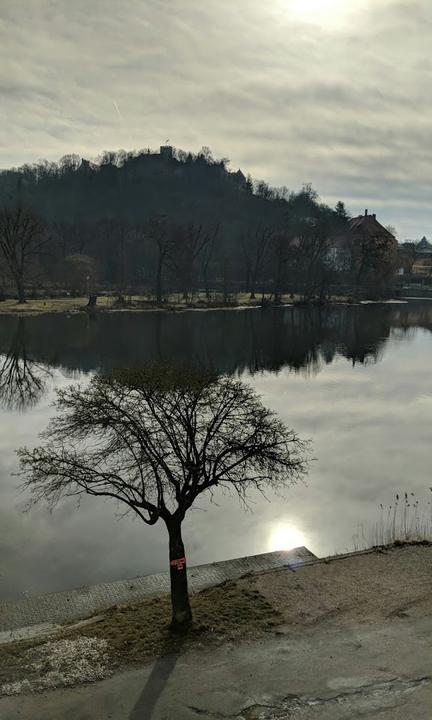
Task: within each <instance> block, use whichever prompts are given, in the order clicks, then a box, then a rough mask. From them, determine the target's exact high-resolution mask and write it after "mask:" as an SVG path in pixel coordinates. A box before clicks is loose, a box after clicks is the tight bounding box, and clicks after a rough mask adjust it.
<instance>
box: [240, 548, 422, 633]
mask: <svg viewBox="0 0 432 720" xmlns="http://www.w3.org/2000/svg"><path fill="white" fill-rule="evenodd" d="M241 582H242V583H246V586H247V587H252V588H255V589H257V590H258V591H259V592H260V594H261V595H262V596H263V597H264V598H265V599H266V600H267V601H268V603H269V604H270V605H271V606H272V607H273V608H274V609H275V610H277V611H278V612H279V613H281V614H282V616H283V618H284V623H285V624H286V625H287V626H288V627H295V626H299V625H301V626H304V625H314V624H318V623H319V624H321V625H324V624H332V623H336V624H337V625H338V626H340V625H342V624H345V625H348V624H352V623H361V622H367V623H373V622H382V621H383V620H386V619H390V618H392V617H420V616H422V617H424V616H427V615H431V614H432V544H424V545H423V544H417V545H407V546H401V547H397V546H396V547H391V548H386V549H380V550H375V551H373V552H368V553H365V554H359V553H357V554H353V555H352V556H351V557H341V558H337V557H335V558H330V559H328V560H324V561H320V562H318V563H313V564H309V565H306V566H302V567H299V568H298V569H297V570H295V571H289V570H285V569H282V570H273V571H271V572H269V573H263V574H261V575H257V576H255V577H252V578H248V579H247V580H242V581H241Z"/></svg>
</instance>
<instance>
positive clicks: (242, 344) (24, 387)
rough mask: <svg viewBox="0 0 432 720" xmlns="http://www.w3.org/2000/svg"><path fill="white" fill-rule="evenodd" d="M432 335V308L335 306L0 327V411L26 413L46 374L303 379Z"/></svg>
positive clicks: (58, 319)
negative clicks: (206, 371)
mask: <svg viewBox="0 0 432 720" xmlns="http://www.w3.org/2000/svg"><path fill="white" fill-rule="evenodd" d="M416 328H422V329H424V330H428V331H432V303H427V302H422V303H420V302H418V303H407V304H395V305H392V304H375V305H374V304H371V305H357V306H349V305H329V306H324V307H310V308H307V307H285V308H275V309H272V308H269V309H265V310H261V309H256V310H244V311H233V310H227V311H217V310H216V311H208V312H207V311H206V312H193V311H191V312H182V313H163V312H146V313H142V314H139V313H127V312H122V313H117V314H116V313H106V314H104V313H101V314H100V315H97V316H96V317H95V319H94V321H90V320H89V318H88V316H87V315H86V314H84V313H82V314H81V313H80V314H77V315H74V316H72V317H69V318H67V317H65V316H62V315H41V316H38V317H34V318H28V319H25V321H24V319H23V318H14V317H0V353H3V354H4V355H5V358H4V359H3V360H1V358H0V363H1V364H0V402H2V403H3V405H5V406H7V407H14V408H19V409H21V410H22V409H24V408H25V407H28V406H30V405H34V404H35V403H36V402H37V401H38V400H39V398H40V397H41V396H42V394H43V392H44V388H45V385H46V383H45V381H46V378H47V375H48V373H49V370H48V368H50V367H51V368H59V369H61V372H62V373H63V374H65V375H66V376H72V377H74V378H76V373H80V372H93V371H95V370H97V369H102V370H108V369H110V368H113V367H131V366H137V365H140V364H148V363H154V362H157V361H158V360H162V361H172V362H175V363H178V364H180V365H187V364H192V365H199V366H200V367H208V368H212V369H214V370H216V371H217V372H221V373H227V374H239V375H240V374H242V373H244V372H247V373H251V374H254V373H260V372H272V373H278V372H279V371H280V370H282V369H284V368H289V369H291V370H292V371H293V372H295V373H301V374H302V375H305V376H311V375H316V374H317V373H319V372H320V371H321V370H322V369H323V367H324V366H325V365H330V364H331V363H333V362H334V361H335V359H337V358H345V359H346V360H348V361H350V362H351V363H352V364H353V365H355V364H357V363H360V364H367V363H376V362H379V360H380V358H381V356H382V353H383V351H384V349H385V347H386V345H387V343H388V342H389V341H391V340H398V339H401V338H408V339H409V338H410V337H412V333H413V332H415V330H414V329H416Z"/></svg>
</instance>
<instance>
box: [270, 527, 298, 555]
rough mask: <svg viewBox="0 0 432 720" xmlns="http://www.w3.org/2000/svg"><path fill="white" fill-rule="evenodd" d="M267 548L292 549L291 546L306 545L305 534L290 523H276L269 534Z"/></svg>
mask: <svg viewBox="0 0 432 720" xmlns="http://www.w3.org/2000/svg"><path fill="white" fill-rule="evenodd" d="M268 545H269V550H270V552H275V551H277V550H292V549H293V548H297V547H301V546H303V545H304V546H306V545H307V543H306V536H305V535H304V534H303V533H302V532H301V530H299V529H298V528H297V527H296V526H295V525H292V524H291V523H280V524H278V525H276V526H275V527H274V528H273V529H272V531H271V533H270V536H269V542H268Z"/></svg>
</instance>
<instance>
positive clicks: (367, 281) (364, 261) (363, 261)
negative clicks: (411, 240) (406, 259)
mask: <svg viewBox="0 0 432 720" xmlns="http://www.w3.org/2000/svg"><path fill="white" fill-rule="evenodd" d="M349 245H350V250H351V275H352V279H353V286H354V288H353V290H354V294H355V296H357V295H358V293H359V291H360V289H361V288H366V287H367V288H374V289H375V290H376V291H377V292H379V293H381V292H382V291H383V289H384V288H385V286H386V284H388V283H389V282H390V281H391V280H392V279H393V277H394V274H395V271H396V266H397V250H398V245H397V240H396V238H395V237H394V236H393V235H392V234H391V233H390V232H389V231H388V230H386V229H384V228H383V229H382V230H381V231H380V232H377V233H374V232H368V231H365V230H364V231H361V232H356V233H355V234H354V233H353V234H352V236H351V238H350V242H349Z"/></svg>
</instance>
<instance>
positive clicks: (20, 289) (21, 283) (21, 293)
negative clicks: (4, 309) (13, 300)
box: [17, 277, 27, 305]
mask: <svg viewBox="0 0 432 720" xmlns="http://www.w3.org/2000/svg"><path fill="white" fill-rule="evenodd" d="M17 290H18V304H19V305H23V304H24V303H26V302H27V300H26V296H25V290H24V281H23V278H22V277H18V278H17Z"/></svg>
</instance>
